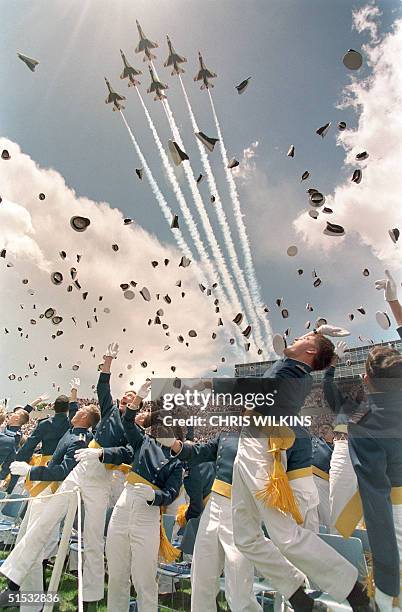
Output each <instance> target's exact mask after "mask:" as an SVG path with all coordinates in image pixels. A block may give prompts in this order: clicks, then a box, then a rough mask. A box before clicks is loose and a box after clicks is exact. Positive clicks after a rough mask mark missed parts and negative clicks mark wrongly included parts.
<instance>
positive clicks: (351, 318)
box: [348, 312, 355, 321]
mask: <svg viewBox="0 0 402 612" xmlns="http://www.w3.org/2000/svg"><path fill="white" fill-rule="evenodd" d="M348 317H349V321H353V319H354V318H355V315H354V314H353V312H351V313H350V314H348Z"/></svg>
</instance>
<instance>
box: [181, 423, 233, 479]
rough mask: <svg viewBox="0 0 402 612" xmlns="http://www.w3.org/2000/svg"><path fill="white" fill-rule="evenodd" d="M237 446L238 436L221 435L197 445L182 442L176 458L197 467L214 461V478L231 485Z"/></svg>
mask: <svg viewBox="0 0 402 612" xmlns="http://www.w3.org/2000/svg"><path fill="white" fill-rule="evenodd" d="M238 446H239V435H238V434H230V433H221V434H218V435H217V436H216V437H215V438H213V439H212V440H209V441H208V442H200V443H198V444H192V443H190V442H184V444H183V448H182V450H181V452H180V453H179V454H178V455H177V456H178V457H179V458H180V460H181V461H185V462H187V463H188V464H189V465H190V466H194V465H199V464H200V463H204V462H205V461H214V462H215V466H216V475H215V478H216V479H217V480H222V481H223V482H226V483H227V484H230V485H231V484H232V479H233V464H234V460H235V459H236V455H237V448H238Z"/></svg>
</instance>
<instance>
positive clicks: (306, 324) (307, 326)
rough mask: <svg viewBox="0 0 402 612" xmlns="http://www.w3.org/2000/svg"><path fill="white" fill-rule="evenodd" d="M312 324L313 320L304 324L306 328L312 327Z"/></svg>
mask: <svg viewBox="0 0 402 612" xmlns="http://www.w3.org/2000/svg"><path fill="white" fill-rule="evenodd" d="M310 325H311V322H310V321H306V322H305V324H304V328H305V329H310Z"/></svg>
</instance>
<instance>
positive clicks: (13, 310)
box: [0, 138, 238, 401]
mask: <svg viewBox="0 0 402 612" xmlns="http://www.w3.org/2000/svg"><path fill="white" fill-rule="evenodd" d="M3 148H6V149H8V150H9V152H10V154H11V159H10V160H9V161H5V160H1V159H0V185H1V196H2V198H3V201H2V203H1V204H0V249H2V248H6V250H7V255H6V258H5V259H3V258H2V259H0V283H1V287H2V300H1V321H2V329H1V337H2V342H1V353H0V358H1V362H2V379H1V387H2V395H3V396H11V397H12V399H13V400H15V401H22V399H23V397H27V395H25V396H23V395H22V392H23V389H26V390H27V394H28V393H29V397H30V396H31V395H35V394H37V393H39V392H42V391H52V389H51V384H52V383H53V382H54V383H55V384H56V386H60V388H61V390H63V391H64V392H66V391H67V390H68V381H69V380H70V378H71V377H72V376H73V375H76V374H78V375H79V376H80V377H81V379H82V391H81V395H88V396H90V395H92V391H91V385H93V384H94V383H96V379H97V376H98V373H97V365H98V364H99V363H100V362H101V361H102V355H103V352H104V350H105V348H106V346H107V344H108V343H109V342H112V341H118V342H119V343H120V348H121V350H120V354H119V357H118V360H117V361H116V362H115V363H114V364H113V370H114V376H113V391H114V393H115V394H117V393H118V392H120V391H122V390H124V389H126V388H127V387H128V385H129V383H130V381H135V386H137V385H138V384H139V383H141V382H142V381H143V379H144V378H145V376H147V375H148V376H149V375H151V371H152V370H153V371H155V374H156V375H159V376H173V375H174V374H172V372H171V370H170V366H171V365H175V366H176V368H177V370H176V375H178V376H180V377H186V376H194V375H200V374H201V373H203V372H205V371H210V369H209V368H210V366H211V365H214V364H218V365H219V364H220V363H221V359H220V358H221V356H222V355H226V361H227V363H229V365H230V364H231V362H234V361H236V360H238V354H237V355H236V352H233V351H232V347H230V350H231V351H232V352H229V354H227V353H226V351H227V349H228V348H229V344H228V341H227V338H226V340H225V339H224V337H223V330H225V329H227V331H228V332H231V331H232V330H231V329H230V326H229V324H228V321H229V320H230V319H231V318H233V316H232V313H231V312H227V311H225V308H224V307H223V312H221V313H220V314H216V313H215V306H214V304H213V300H214V298H215V297H217V295H213V296H210V297H206V295H205V294H202V293H201V292H200V290H199V287H198V280H197V278H196V276H195V270H194V266H190V267H189V268H186V269H183V268H179V267H178V264H179V261H180V257H181V253H180V252H179V251H178V250H177V249H175V248H173V247H171V246H167V245H164V244H162V243H161V242H159V241H158V240H157V238H156V237H155V236H153V235H151V234H149V233H148V232H146V231H144V230H143V229H142V228H140V227H138V226H137V225H130V226H124V224H123V217H122V214H121V212H120V211H119V210H117V209H113V208H111V207H110V206H109V204H107V203H105V202H99V203H97V202H93V201H91V200H88V199H86V198H79V197H77V196H76V194H75V193H74V191H73V190H71V189H70V188H68V187H67V185H66V184H65V182H64V179H63V177H62V176H61V175H60V174H59V173H57V172H56V171H54V170H49V169H43V168H40V167H38V166H37V165H36V164H35V162H34V161H33V160H32V159H31V158H30V157H29V156H28V155H25V154H23V153H22V152H21V151H20V149H19V147H18V145H16V144H15V143H13V142H10V141H9V140H6V139H4V138H3V139H0V150H2V149H3ZM41 192H43V193H44V194H45V195H46V199H45V200H39V197H38V194H39V193H41ZM73 215H83V216H86V217H89V218H90V219H91V225H90V226H89V228H88V229H87V230H86V231H85V232H83V233H76V232H74V231H73V230H72V229H71V227H70V218H71V217H72V216H73ZM112 244H118V245H119V251H118V252H114V251H113V250H112ZM61 250H64V251H65V252H66V253H67V258H66V259H65V260H64V261H63V260H62V259H61V257H60V255H59V252H60V251H61ZM77 254H80V255H81V256H82V258H81V260H80V262H79V263H77V258H76V255H77ZM165 258H168V259H169V260H170V263H169V265H168V266H167V267H165V265H164V261H163V260H164V259H165ZM151 260H156V261H158V262H159V265H158V266H157V267H156V268H153V267H152V265H151ZM7 262H12V263H13V264H14V266H13V267H7V266H6V263H7ZM71 267H75V268H76V269H77V271H78V275H77V278H78V280H79V282H80V284H81V287H82V289H81V291H79V290H77V289H76V288H74V289H73V291H71V292H67V285H68V284H69V283H70V282H71V278H70V268H71ZM54 271H59V272H61V273H62V274H63V276H64V281H63V283H62V285H61V286H55V285H53V284H52V283H51V280H50V274H51V272H54ZM24 279H28V280H29V283H28V284H23V283H22V281H23V280H24ZM179 279H181V280H182V287H181V288H179V287H176V285H175V284H176V281H177V280H179ZM130 280H134V281H135V282H137V283H138V285H137V287H136V288H135V289H134V291H135V298H134V299H133V300H132V301H128V300H126V299H124V297H123V295H122V290H121V289H120V283H123V282H127V283H129V282H130ZM143 286H146V287H148V288H149V290H150V292H151V295H152V300H151V301H150V302H145V301H144V300H143V298H142V297H141V296H140V293H139V290H140V289H141V288H142V287H143ZM30 288H31V289H33V290H34V291H35V293H34V295H32V296H31V295H29V294H28V290H29V289H30ZM84 291H88V297H87V299H86V300H85V301H84V300H83V297H82V294H83V292H84ZM181 291H184V292H185V293H186V295H185V297H184V298H182V297H181ZM157 293H159V294H160V299H159V300H157V298H156V294H157ZM166 294H169V295H170V297H171V298H172V303H171V304H167V303H166V302H165V301H164V300H163V296H165V295H166ZM99 296H103V299H102V301H99ZM20 305H22V307H23V308H21V307H20ZM34 305H36V308H35V309H34ZM221 306H222V305H221ZM48 307H53V308H55V309H56V310H57V313H58V314H60V316H62V317H63V322H62V323H61V324H60V325H58V326H55V325H53V324H52V323H51V322H50V321H48V320H46V319H44V318H42V319H40V318H39V315H40V313H43V312H44V310H45V309H46V308H48ZM105 307H107V308H110V310H111V313H110V314H107V313H105V312H104V310H103V309H104V308H105ZM94 308H96V316H97V317H98V323H96V322H95V320H94V315H95V312H94ZM159 308H162V309H163V311H164V315H163V316H162V317H161V320H162V323H163V322H165V323H167V324H168V325H169V330H168V332H170V337H168V336H166V335H165V333H166V332H165V330H163V329H162V325H151V326H148V325H147V321H148V319H149V318H152V320H153V319H154V317H155V314H156V311H157V310H158V309H159ZM73 316H74V317H75V318H76V321H77V325H75V324H74V322H73V321H72V318H71V317H73ZM218 316H222V317H223V319H224V322H225V325H224V327H223V328H222V327H219V328H217V320H218ZM229 317H230V318H229ZM30 319H35V320H36V321H37V323H36V325H32V324H31V323H30ZM87 321H91V323H92V327H91V328H88V327H87ZM18 327H21V328H22V332H21V333H22V337H21V335H20V332H18V330H17V328H18ZM4 328H7V329H8V330H9V334H5V332H4ZM123 328H126V332H123ZM58 329H62V330H63V332H64V333H63V335H62V336H60V337H58V338H56V339H52V337H51V335H52V334H54V333H55V332H56V331H57V330H58ZM191 329H195V330H196V331H197V333H198V336H197V338H189V337H188V332H189V330H191ZM213 331H216V332H217V333H218V339H217V340H216V341H215V342H214V341H213V340H212V339H211V333H212V332H213ZM26 334H28V336H29V337H28V339H26V338H25V336H26ZM179 334H182V335H183V336H184V337H185V340H186V341H188V342H189V347H188V348H187V347H186V346H185V344H184V343H183V344H179V343H178V341H177V336H178V335H179ZM80 344H84V348H83V349H80ZM168 344H169V345H171V348H170V350H167V351H164V346H165V345H168ZM91 346H93V347H94V350H93V351H92V352H91V351H90V350H89V349H90V347H91ZM133 348H134V353H133V354H130V350H131V349H133ZM45 356H47V357H48V361H47V362H45V361H44V357H45ZM236 357H237V359H236ZM142 361H146V362H147V363H148V367H147V368H146V369H144V368H142V367H141V365H140V363H141V362H142ZM29 362H30V363H33V364H35V369H34V370H29V367H28V363H29ZM59 363H61V364H62V368H61V369H59V368H58V364H59ZM75 363H80V364H81V365H80V369H79V371H78V372H77V373H75V372H73V371H72V369H71V368H72V365H73V364H75ZM129 365H131V366H132V368H131V369H130V370H129V369H128V368H127V366H129ZM34 371H37V372H38V375H37V376H36V377H35V376H34V375H33V372H34ZM11 373H15V374H16V376H22V377H23V382H18V381H14V382H11V381H9V380H8V375H9V374H11ZM119 373H122V374H123V376H122V378H118V374H119ZM27 374H28V375H29V378H28V379H25V378H24V377H25V376H26V375H27ZM135 386H134V388H135ZM54 392H56V391H55V390H54Z"/></svg>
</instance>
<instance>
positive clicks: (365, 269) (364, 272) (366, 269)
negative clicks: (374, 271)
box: [363, 268, 370, 276]
mask: <svg viewBox="0 0 402 612" xmlns="http://www.w3.org/2000/svg"><path fill="white" fill-rule="evenodd" d="M369 275H370V270H369V269H368V268H364V270H363V276H369Z"/></svg>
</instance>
